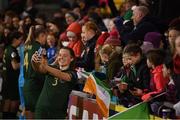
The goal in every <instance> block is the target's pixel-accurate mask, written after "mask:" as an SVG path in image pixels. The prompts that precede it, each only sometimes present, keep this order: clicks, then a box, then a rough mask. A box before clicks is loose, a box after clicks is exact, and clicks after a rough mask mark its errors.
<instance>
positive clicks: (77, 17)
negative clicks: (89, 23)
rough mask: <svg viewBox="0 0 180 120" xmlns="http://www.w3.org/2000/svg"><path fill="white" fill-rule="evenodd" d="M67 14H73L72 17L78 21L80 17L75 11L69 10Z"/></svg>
mask: <svg viewBox="0 0 180 120" xmlns="http://www.w3.org/2000/svg"><path fill="white" fill-rule="evenodd" d="M66 14H69V15H70V16H72V17H73V18H74V19H75V21H76V20H77V19H79V16H78V15H77V14H75V13H74V12H68V13H66Z"/></svg>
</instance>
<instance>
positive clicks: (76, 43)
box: [68, 40, 83, 57]
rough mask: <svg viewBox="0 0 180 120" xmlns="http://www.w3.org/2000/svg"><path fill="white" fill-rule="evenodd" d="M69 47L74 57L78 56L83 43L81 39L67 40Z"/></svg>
mask: <svg viewBox="0 0 180 120" xmlns="http://www.w3.org/2000/svg"><path fill="white" fill-rule="evenodd" d="M68 47H69V48H72V49H73V51H74V54H75V56H76V57H80V56H81V53H82V50H83V43H82V42H81V40H78V41H74V42H69V45H68Z"/></svg>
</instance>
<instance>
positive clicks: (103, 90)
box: [83, 73, 111, 118]
mask: <svg viewBox="0 0 180 120" xmlns="http://www.w3.org/2000/svg"><path fill="white" fill-rule="evenodd" d="M83 91H84V92H88V93H90V94H94V95H95V96H96V101H97V104H98V105H99V108H100V109H101V111H102V114H103V115H104V116H105V117H106V118H108V116H109V105H110V99H111V96H110V91H111V90H110V89H109V88H108V86H107V85H106V84H105V83H104V82H103V81H101V80H99V79H98V78H97V77H96V76H95V74H94V73H91V74H90V75H89V76H88V78H87V81H86V83H85V86H84V89H83Z"/></svg>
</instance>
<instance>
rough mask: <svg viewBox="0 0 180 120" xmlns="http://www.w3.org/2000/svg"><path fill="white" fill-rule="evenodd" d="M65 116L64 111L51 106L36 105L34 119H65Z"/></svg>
mask: <svg viewBox="0 0 180 120" xmlns="http://www.w3.org/2000/svg"><path fill="white" fill-rule="evenodd" d="M66 116H67V114H66V111H62V110H53V108H48V107H41V108H40V107H36V111H35V118H36V119H65V118H66Z"/></svg>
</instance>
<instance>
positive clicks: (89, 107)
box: [68, 91, 162, 120]
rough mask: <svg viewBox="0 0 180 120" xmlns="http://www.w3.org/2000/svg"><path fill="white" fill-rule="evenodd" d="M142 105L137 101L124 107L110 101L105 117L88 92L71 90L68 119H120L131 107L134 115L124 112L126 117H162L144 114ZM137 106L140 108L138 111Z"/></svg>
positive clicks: (153, 119)
mask: <svg viewBox="0 0 180 120" xmlns="http://www.w3.org/2000/svg"><path fill="white" fill-rule="evenodd" d="M143 107H146V106H143V103H139V104H137V105H134V106H132V107H130V108H125V107H123V106H122V105H116V104H114V103H111V104H110V108H109V113H110V116H109V118H105V117H104V116H103V114H102V113H101V110H100V108H99V106H98V104H97V103H96V100H95V99H93V98H91V96H90V95H89V94H86V93H84V92H80V91H72V92H71V94H70V97H69V104H68V119H70V120H72V119H86V120H87V119H96V120H97V119H118V118H119V119H121V118H123V117H124V113H126V112H127V111H130V110H131V111H132V109H134V113H135V115H132V113H133V112H129V113H126V114H128V116H125V117H126V119H132V118H135V119H145V117H148V118H147V119H150V120H161V119H162V118H159V117H157V116H153V115H150V114H149V113H147V114H148V115H147V116H146V115H145V112H146V110H147V108H145V109H146V110H145V109H144V108H143ZM137 108H138V109H139V108H140V109H139V111H138V110H137ZM141 108H142V109H141ZM121 113H123V114H121ZM119 116H120V117H119ZM138 117H139V118H138Z"/></svg>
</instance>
